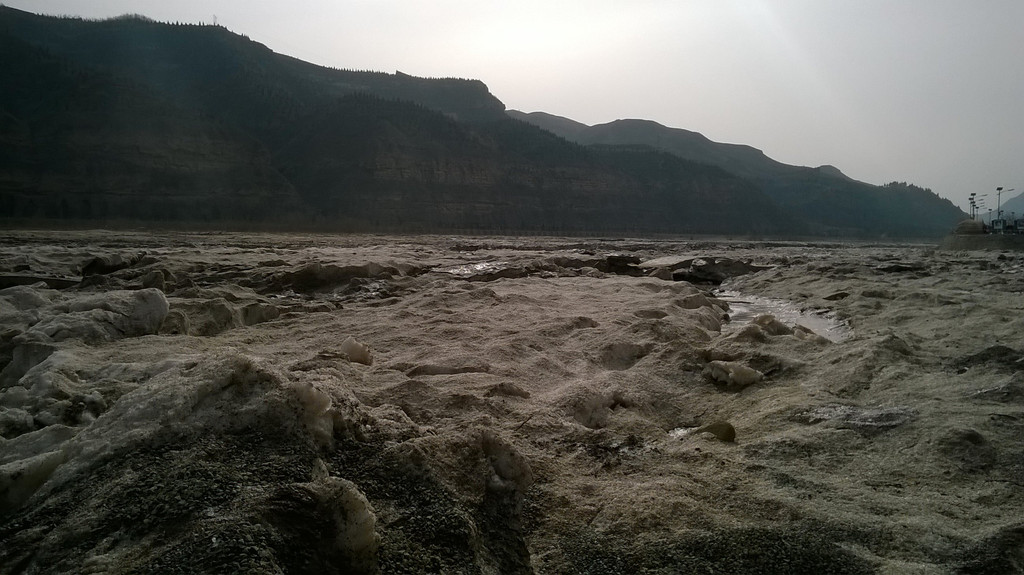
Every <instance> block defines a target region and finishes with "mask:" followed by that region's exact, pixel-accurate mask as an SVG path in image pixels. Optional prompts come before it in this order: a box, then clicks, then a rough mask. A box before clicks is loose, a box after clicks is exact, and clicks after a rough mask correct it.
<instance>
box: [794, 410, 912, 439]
mask: <svg viewBox="0 0 1024 575" xmlns="http://www.w3.org/2000/svg"><path fill="white" fill-rule="evenodd" d="M916 417H917V411H916V410H915V409H913V408H910V407H876V408H864V407H857V406H854V405H839V404H829V405H822V406H818V407H815V408H814V409H811V410H808V411H804V412H801V413H798V414H796V415H794V416H793V417H792V418H791V419H793V420H794V421H797V422H799V423H803V424H806V425H815V424H818V423H823V422H828V423H830V424H831V425H832V426H834V427H838V428H840V429H853V430H855V431H859V432H861V433H863V434H865V435H873V434H876V433H880V432H883V431H887V430H889V429H893V428H895V427H899V426H901V425H905V424H907V423H909V422H911V421H913V420H914V418H916Z"/></svg>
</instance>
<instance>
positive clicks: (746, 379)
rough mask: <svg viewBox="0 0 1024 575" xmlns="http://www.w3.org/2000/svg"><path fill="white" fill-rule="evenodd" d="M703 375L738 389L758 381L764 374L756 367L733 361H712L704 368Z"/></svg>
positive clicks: (729, 387)
mask: <svg viewBox="0 0 1024 575" xmlns="http://www.w3.org/2000/svg"><path fill="white" fill-rule="evenodd" d="M704 376H705V377H707V378H710V379H712V380H713V381H716V382H718V383H722V384H724V385H725V387H726V388H727V389H732V390H737V391H738V390H740V389H743V388H745V387H748V386H751V385H753V384H755V383H760V382H761V380H763V379H764V374H762V373H761V372H760V371H757V370H756V369H753V368H750V367H747V366H745V365H743V364H741V363H736V362H733V361H712V362H710V363H708V365H707V367H705V368H704Z"/></svg>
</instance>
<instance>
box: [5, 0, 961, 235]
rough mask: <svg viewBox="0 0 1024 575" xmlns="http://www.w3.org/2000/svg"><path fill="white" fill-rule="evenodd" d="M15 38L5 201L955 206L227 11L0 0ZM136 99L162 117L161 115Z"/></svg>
mask: <svg viewBox="0 0 1024 575" xmlns="http://www.w3.org/2000/svg"><path fill="white" fill-rule="evenodd" d="M0 38H2V39H3V41H4V42H6V43H9V44H11V45H12V46H20V48H18V50H20V51H19V52H18V53H19V54H22V56H20V58H22V59H28V60H33V59H34V60H38V61H39V62H42V61H47V62H49V64H47V65H46V66H42V67H40V68H39V71H38V75H39V80H38V81H35V82H28V83H24V82H18V81H16V76H17V75H18V74H21V75H24V74H26V73H28V72H26V70H25V67H24V65H23V63H22V62H19V61H18V59H17V58H15V57H13V56H12V57H10V58H8V59H7V60H6V62H7V63H6V64H4V65H3V66H0V86H6V88H3V87H0V123H2V124H3V125H5V126H6V125H10V126H12V127H14V128H15V129H13V130H11V135H9V136H4V137H0V152H3V153H2V154H0V155H2V156H3V158H0V198H2V199H3V200H4V201H3V202H2V203H0V218H6V219H8V220H12V219H21V220H39V219H46V220H62V219H76V218H77V219H84V220H90V219H95V218H97V217H100V216H103V217H106V218H113V219H126V218H136V219H141V220H146V221H153V220H157V221H165V222H168V223H173V222H185V221H188V220H189V219H190V218H191V219H195V220H198V221H205V222H208V223H210V224H211V225H215V224H216V222H218V221H219V222H223V223H225V224H227V223H229V222H231V221H237V220H241V221H244V222H247V223H249V224H254V225H255V224H259V225H275V226H279V225H284V224H287V225H288V226H293V227H294V226H297V227H316V228H317V229H335V230H339V231H344V230H359V231H373V230H383V231H430V230H435V231H440V230H463V231H484V232H496V231H500V232H507V233H518V232H527V233H533V232H546V233H584V232H600V233H603V232H630V233H638V234H644V233H667V234H688V233H730V234H732V233H747V234H769V235H772V234H774V235H803V234H819V235H828V234H833V235H849V236H864V235H869V236H870V235H879V234H890V233H891V234H893V235H939V234H940V233H941V232H940V231H939V228H945V227H946V221H945V220H949V219H950V215H949V214H938V216H937V217H936V218H931V219H928V220H927V221H925V223H926V224H927V225H922V226H919V227H918V228H913V227H912V228H909V229H902V228H900V227H893V226H892V225H891V222H885V223H884V226H879V225H863V224H861V223H855V224H853V225H845V226H844V225H836V224H835V223H833V222H825V223H821V222H814V221H811V220H808V218H807V217H806V216H805V215H803V214H801V213H799V212H797V211H792V210H791V208H789V207H787V206H786V205H785V204H784V203H783V202H780V201H779V199H778V197H779V196H780V194H779V190H778V189H774V188H772V187H771V186H766V185H765V181H768V180H765V179H764V178H761V180H758V177H760V176H759V174H763V173H768V172H771V171H772V170H775V169H778V166H784V165H782V164H778V163H777V162H774V160H771V159H770V158H767V157H766V156H764V155H763V154H761V153H760V151H757V150H755V149H754V148H750V147H749V146H741V145H727V146H734V148H729V150H730V151H732V152H737V151H739V153H741V154H746V155H747V156H750V157H754V158H756V159H758V162H760V163H757V162H753V163H750V162H748V163H746V164H743V165H741V166H739V169H737V168H736V167H735V166H733V167H732V169H728V167H723V166H722V165H716V164H715V163H714V162H713V161H708V160H709V159H711V160H714V158H707V157H701V156H699V155H698V156H696V157H686V155H685V154H680V153H679V150H673V149H671V147H670V146H669V147H666V146H665V145H664V143H663V145H661V146H658V145H650V144H649V143H646V142H644V141H642V139H639V140H637V141H636V142H635V143H630V142H622V141H621V138H619V136H618V134H620V133H621V129H620V128H621V127H622V125H618V126H615V127H613V128H612V129H609V133H608V134H605V135H601V134H600V133H597V135H594V136H593V138H592V140H593V141H590V142H588V143H579V142H576V141H573V138H572V137H566V136H565V135H564V134H563V133H558V132H559V131H562V132H565V131H566V130H569V131H572V130H574V129H576V128H578V126H576V124H578V123H573V122H572V121H571V120H568V119H564V120H565V121H564V122H562V125H561V126H560V127H559V129H558V130H554V131H552V130H545V129H541V128H538V127H536V126H534V125H533V123H532V122H524V121H520V120H518V119H514V118H510V117H509V116H510V115H514V114H508V113H506V110H505V105H504V104H503V103H502V102H501V101H500V100H498V99H497V98H496V97H495V96H494V95H493V94H491V93H490V91H489V90H488V88H487V86H486V84H484V83H483V82H481V81H480V80H465V79H458V78H446V79H427V78H416V77H414V76H409V75H408V74H403V73H401V72H396V73H395V74H386V73H383V72H359V71H347V70H337V69H334V68H326V67H323V66H318V65H316V64H311V63H308V62H303V61H301V60H298V59H296V58H292V57H290V56H286V55H281V54H277V53H275V52H272V51H271V50H269V48H267V47H266V46H264V45H262V44H259V43H257V42H253V41H251V40H249V39H248V38H247V37H245V36H244V35H240V34H236V33H233V32H230V31H228V30H227V29H225V28H222V27H217V26H196V25H175V24H163V23H158V22H153V21H151V20H148V19H144V18H138V17H126V18H119V19H113V20H102V21H84V20H80V19H73V18H72V19H61V18H53V17H45V16H36V15H33V14H30V13H27V12H22V11H18V10H14V9H11V8H4V7H0ZM28 54H34V55H33V56H30V55H28ZM90 78H92V79H93V80H92V81H89V80H88V79H90ZM96 79H101V80H96ZM54 86H62V87H61V88H60V90H63V91H68V90H69V89H74V90H78V91H79V92H81V102H83V103H84V104H82V105H72V104H71V103H69V102H68V101H64V102H58V103H57V104H52V105H53V106H55V107H54V109H51V110H42V111H43V112H46V113H41V108H40V107H38V106H37V107H36V108H32V107H31V106H27V105H26V102H34V101H51V100H53V97H54V96H53V95H54V93H56V92H58V91H59V90H56V89H55V88H54ZM133 107H134V108H133ZM122 108H124V109H122ZM136 108H138V109H143V108H145V109H149V110H150V112H149V113H148V116H147V117H151V118H163V119H164V120H163V121H162V123H153V122H149V123H147V119H146V117H143V116H141V115H140V114H139V113H137V111H136V112H133V111H132V110H133V109H136ZM553 118H554V117H553ZM87 125H88V126H92V127H93V129H91V130H89V129H86V128H84V127H83V126H87ZM133 125H137V126H139V129H138V130H137V131H136V132H137V133H132V128H131V126H133ZM625 125H626V126H627V127H634V128H635V127H637V126H639V127H640V128H646V129H647V130H650V129H651V128H652V126H660V125H658V124H656V123H654V122H649V123H641V124H636V125H632V126H631V125H630V124H629V123H628V122H627V124H625ZM112 126H120V128H118V129H114V128H112ZM161 126H162V127H161ZM580 126H582V125H580ZM662 128H664V130H670V132H667V134H668V135H669V136H673V137H675V139H676V140H678V138H679V135H680V134H684V133H685V134H689V136H688V137H689V138H690V139H691V140H695V141H697V142H698V143H701V140H700V139H701V138H703V136H700V135H699V134H696V133H695V132H687V131H685V130H680V129H671V128H665V127H662ZM47 130H49V131H47ZM119 130H120V131H119ZM161 130H163V133H161ZM673 130H674V131H673ZM584 131H587V132H590V131H591V128H590V127H587V128H586V130H583V129H582V128H581V129H580V133H582V132H584ZM641 131H643V130H642V129H641ZM5 132H6V130H5ZM18 134H21V136H18ZM45 134H50V135H49V136H47V137H42V136H44V135H45ZM592 135H593V133H592ZM576 136H577V137H578V136H579V134H576ZM104 138H106V139H104ZM139 138H142V139H144V140H145V142H146V145H145V146H140V145H138V144H139V143H138V142H136V141H135V140H138V139H139ZM671 139H672V138H668V139H667V140H666V141H669V140H671ZM703 139H704V140H706V138H703ZM75 142H77V144H75ZM707 142H710V140H708V141H707ZM655 143H657V142H655ZM73 144H74V145H73ZM703 145H705V146H707V144H706V143H705V144H703ZM210 146H213V149H210ZM666 148H668V149H666ZM673 152H675V153H673ZM112 154H113V155H112ZM690 155H691V156H693V154H690ZM758 155H759V156H758ZM187 158H195V159H196V160H195V161H192V160H189V161H185V160H186V159H187ZM203 158H208V159H216V161H215V162H208V163H207V164H208V165H207V164H203V162H202V161H199V160H200V159H203ZM721 163H722V162H719V164H721ZM776 164H778V166H777V165H776ZM69 166H77V168H75V169H74V170H72V169H71V168H70V167H69ZM204 166H205V167H204ZM788 168H789V167H787V168H782V169H783V170H785V169H788ZM69 170H71V172H69ZM197 170H198V171H197ZM204 170H205V171H204ZM758 170H761V172H758ZM69 173H71V174H72V175H71V176H69V175H68V174H69ZM800 173H801V174H804V172H800ZM203 174H205V175H203ZM749 174H753V175H749ZM72 176H73V177H72ZM804 177H806V174H804ZM832 180H836V181H838V180H837V178H832ZM769 183H771V182H770V181H769ZM789 184H790V185H795V184H793V182H792V181H790V182H789ZM783 192H785V190H783ZM790 192H792V190H790ZM796 192H797V195H799V192H800V190H799V189H798V190H796ZM773 194H774V195H773ZM783 197H784V194H783ZM814 199H815V198H810V200H814ZM857 201H859V200H857ZM857 201H855V202H854V203H855V204H856V203H857ZM147 202H149V203H150V204H152V205H148V204H147ZM791 203H792V202H791ZM95 205H103V206H105V210H103V211H102V213H101V214H100V215H97V211H96V210H95V209H93V208H92V206H95ZM196 206H198V207H196ZM218 206H222V207H218ZM232 206H237V207H238V208H239V209H232ZM858 206H859V204H858ZM86 207H88V209H86ZM859 207H862V206H859ZM190 210H193V211H190ZM805 211H806V210H805ZM854 211H856V210H854ZM868 212H870V210H868ZM868 212H866V213H868ZM794 214H797V215H796V216H795V215H794ZM933 220H935V221H933ZM936 221H938V223H936ZM842 223H843V222H840V224H842ZM886 226H888V227H886ZM943 231H944V230H943Z"/></svg>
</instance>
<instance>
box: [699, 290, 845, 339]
mask: <svg viewBox="0 0 1024 575" xmlns="http://www.w3.org/2000/svg"><path fill="white" fill-rule="evenodd" d="M715 296H716V297H717V298H719V299H721V300H723V301H725V302H727V303H728V304H729V307H730V308H731V309H730V311H729V319H730V321H729V323H727V324H726V325H725V326H723V328H722V329H723V330H730V329H739V328H740V327H743V326H745V325H747V324H748V323H749V322H750V321H751V320H753V319H754V318H756V317H757V316H759V315H764V314H772V315H774V316H775V318H776V319H778V320H779V321H781V322H782V323H784V324H786V325H790V326H792V325H797V324H799V325H802V326H804V327H806V328H807V329H810V330H811V331H813V332H814V333H816V334H818V335H820V336H822V337H825V338H827V339H829V340H831V341H834V342H840V341H845V340H847V339H850V338H851V337H853V330H852V329H851V328H850V326H849V325H847V324H846V323H845V322H844V321H842V320H840V319H838V318H836V317H835V315H834V314H833V313H831V312H828V311H826V310H806V311H805V310H801V309H800V308H799V307H797V306H796V304H794V303H793V302H790V301H786V300H781V299H773V298H767V297H761V296H757V295H749V294H741V293H739V292H735V291H731V290H721V291H718V292H716V293H715Z"/></svg>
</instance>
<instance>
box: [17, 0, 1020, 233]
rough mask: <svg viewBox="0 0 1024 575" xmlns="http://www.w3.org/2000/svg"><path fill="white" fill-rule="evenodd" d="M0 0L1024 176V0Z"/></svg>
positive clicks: (551, 101) (768, 148)
mask: <svg viewBox="0 0 1024 575" xmlns="http://www.w3.org/2000/svg"><path fill="white" fill-rule="evenodd" d="M0 1H2V2H3V3H4V4H6V5H8V6H12V7H15V8H20V9H23V10H28V11H31V12H36V13H43V14H66V15H77V16H85V17H92V18H102V17H109V16H116V15H120V14H124V13H139V14H143V15H145V16H148V17H150V18H154V19H156V20H161V21H181V22H205V23H212V22H213V21H214V19H216V22H217V23H218V24H221V25H223V26H226V27H227V28H229V29H231V30H232V31H234V32H237V33H240V34H246V35H248V36H249V37H250V38H252V39H253V40H256V41H258V42H262V43H264V44H266V45H267V46H269V47H270V48H271V49H273V50H275V51H277V52H281V53H284V54H289V55H292V56H295V57H298V58H301V59H303V60H308V61H310V62H314V63H317V64H323V65H328V66H334V67H338V68H350V69H361V70H377V71H383V72H394V71H396V70H401V71H402V72H405V73H408V74H413V75H416V76H428V77H461V78H477V79H480V80H483V81H484V82H485V83H486V84H487V85H488V87H489V88H490V90H491V93H493V94H494V95H495V96H497V97H498V98H499V99H500V100H501V101H503V102H504V103H505V105H506V106H507V107H508V108H510V109H518V110H522V111H526V112H532V111H544V112H549V113H552V114H557V115H559V116H566V117H569V118H572V119H574V120H577V121H580V122H584V123H586V124H599V123H604V122H609V121H612V120H615V119H618V118H646V119H650V120H655V121H657V122H660V123H662V124H665V125H668V126H672V127H677V128H686V129H688V130H694V131H698V132H701V133H703V134H704V135H706V136H707V137H709V138H711V139H712V140H715V141H719V142H731V143H742V144H749V145H751V146H754V147H757V148H760V149H761V150H763V151H764V152H765V153H766V154H768V155H769V156H771V157H772V158H775V159H776V160H779V161H783V162H786V163H789V164H797V165H806V166H817V165H821V164H833V165H835V166H837V167H839V168H840V169H841V170H843V171H844V172H845V173H846V174H847V175H849V176H851V177H854V178H856V179H859V180H864V181H867V182H870V183H874V184H882V183H886V182H889V181H894V180H895V181H909V182H911V183H915V184H917V185H920V186H923V187H928V188H931V189H932V190H934V191H935V192H937V193H938V194H940V195H942V196H943V197H946V198H949V199H951V200H953V201H954V202H955V203H957V205H959V206H960V207H961V208H963V209H965V210H966V197H967V194H969V193H971V192H977V193H989V194H990V195H992V196H993V198H992V203H993V204H994V200H995V198H994V194H995V188H996V187H997V186H1004V187H1006V188H1015V189H1016V190H1018V191H1021V190H1024V0H957V1H949V0H828V1H824V0H774V1H769V0H629V1H626V0H567V1H559V0H517V1H516V2H501V1H498V0H493V1H491V0H429V1H428V0H316V1H305V2H280V1H276V2H268V1H264V0H176V1H174V2H168V1H167V0H159V1H158V0H0ZM1014 194H1016V192H1014ZM1004 200H1005V198H1004ZM908 217H912V215H911V214H908Z"/></svg>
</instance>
